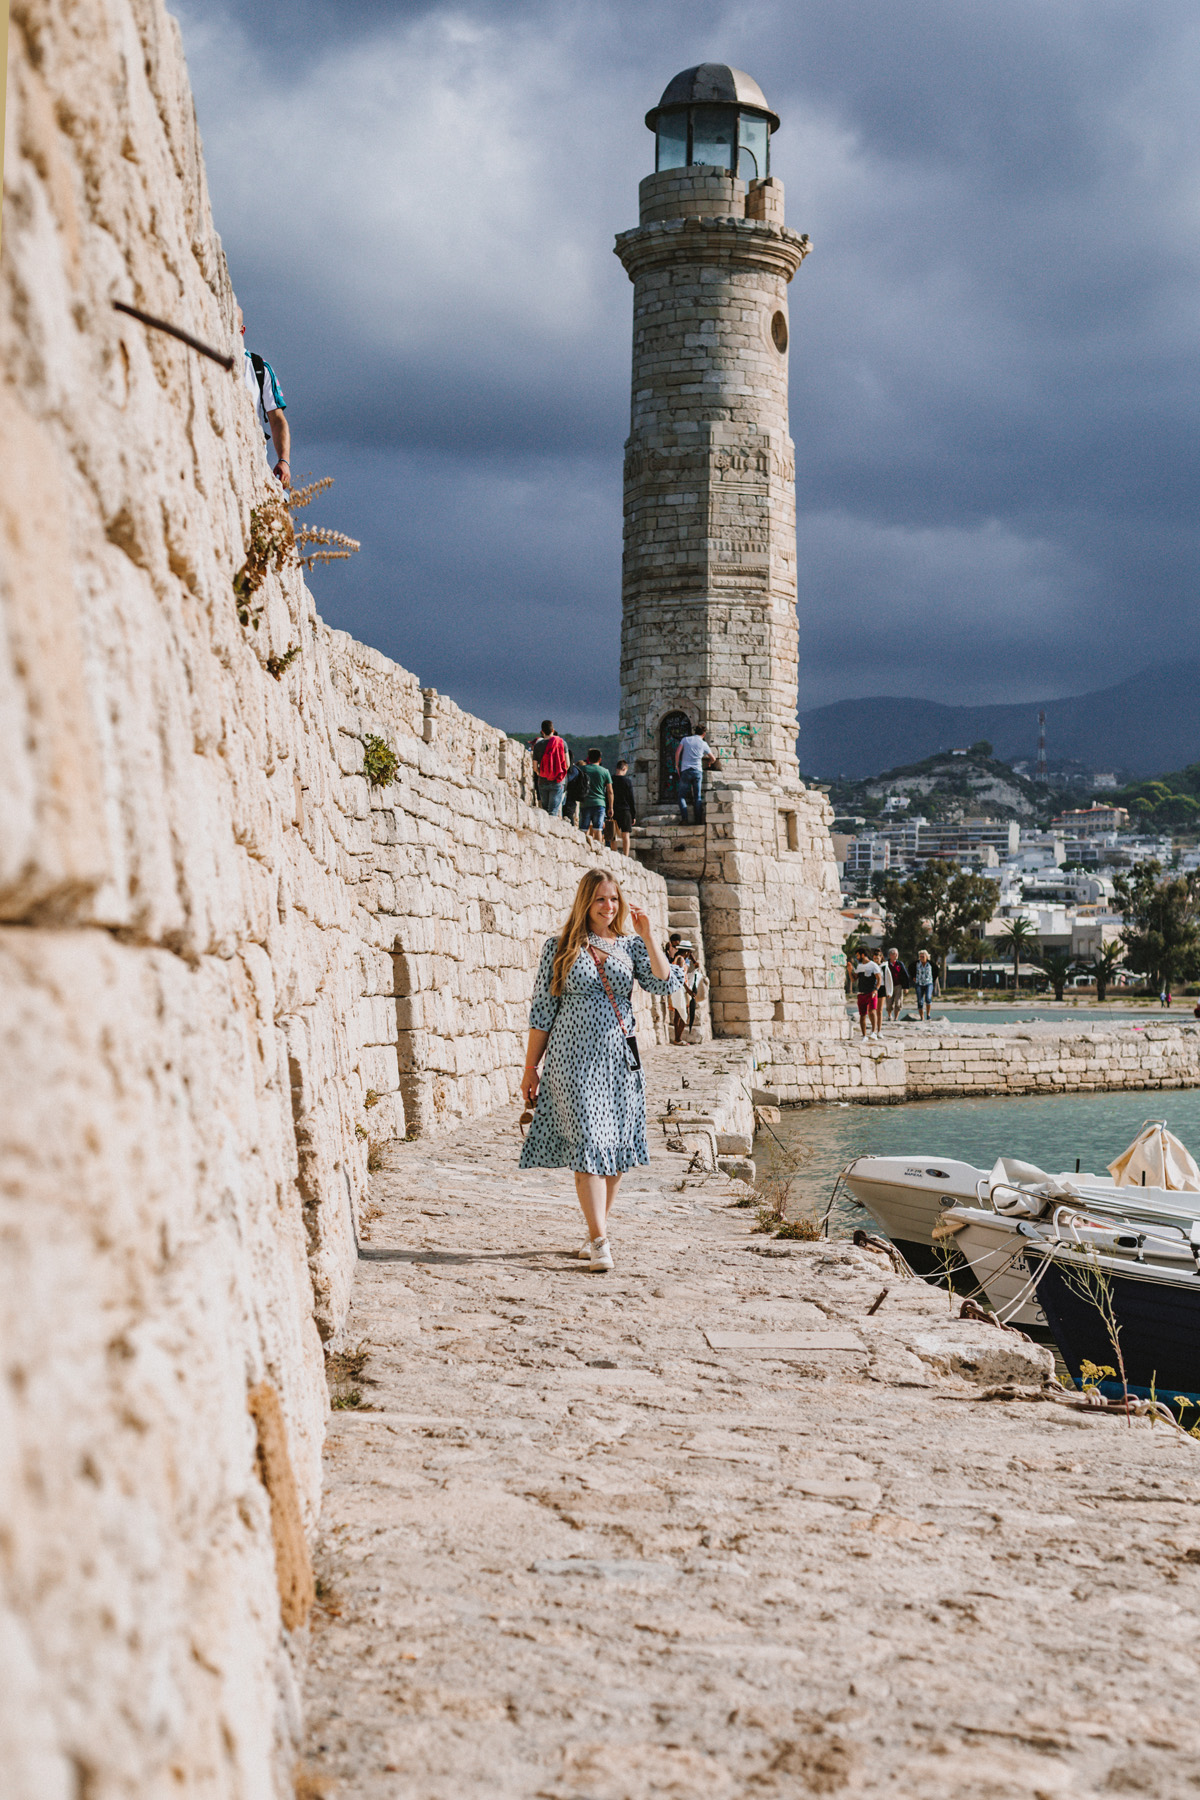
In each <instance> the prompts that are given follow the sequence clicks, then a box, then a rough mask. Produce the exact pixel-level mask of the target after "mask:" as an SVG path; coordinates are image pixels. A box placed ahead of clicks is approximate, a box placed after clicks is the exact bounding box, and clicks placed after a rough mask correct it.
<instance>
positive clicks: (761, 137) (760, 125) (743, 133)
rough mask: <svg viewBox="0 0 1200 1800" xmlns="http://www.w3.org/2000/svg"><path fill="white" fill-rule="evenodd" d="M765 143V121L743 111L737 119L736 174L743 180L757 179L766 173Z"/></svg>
mask: <svg viewBox="0 0 1200 1800" xmlns="http://www.w3.org/2000/svg"><path fill="white" fill-rule="evenodd" d="M767 143H768V133H767V121H766V120H765V119H756V118H755V117H754V114H753V113H743V114H742V116H741V118H740V119H739V120H738V146H739V155H738V174H739V175H740V176H741V178H742V180H743V181H757V180H759V179H761V177H762V176H764V175H766V174H767V172H768V155H769V152H768V149H767ZM751 162H753V165H754V166H753V168H751V166H750V164H751Z"/></svg>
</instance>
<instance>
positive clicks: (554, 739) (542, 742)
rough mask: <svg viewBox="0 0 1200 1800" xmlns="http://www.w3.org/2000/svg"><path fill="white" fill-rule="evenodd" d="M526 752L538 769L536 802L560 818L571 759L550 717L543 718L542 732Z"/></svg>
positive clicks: (556, 817)
mask: <svg viewBox="0 0 1200 1800" xmlns="http://www.w3.org/2000/svg"><path fill="white" fill-rule="evenodd" d="M529 754H530V756H532V758H533V766H534V768H535V769H536V770H537V792H538V805H539V806H540V807H541V808H542V811H543V812H548V813H549V814H550V817H551V818H552V819H561V818H562V808H563V794H564V793H565V792H566V787H567V770H568V769H569V768H570V766H571V759H570V757H569V756H568V755H567V746H566V744H565V743H564V742H563V740H562V738H560V737H559V735H558V733H557V732H556V731H555V729H554V721H553V719H543V720H542V735H541V736H540V737H537V738H534V740H533V742H532V744H530V746H529Z"/></svg>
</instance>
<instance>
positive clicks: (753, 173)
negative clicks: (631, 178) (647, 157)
mask: <svg viewBox="0 0 1200 1800" xmlns="http://www.w3.org/2000/svg"><path fill="white" fill-rule="evenodd" d="M646 124H647V125H648V127H649V128H650V130H651V131H652V132H653V133H654V138H655V146H656V156H655V165H654V166H655V170H656V171H659V170H662V169H686V168H690V167H692V166H694V165H695V164H703V165H705V166H706V167H708V168H716V169H720V170H721V171H722V172H723V173H724V174H726V175H735V176H737V177H738V178H739V179H740V180H742V181H745V182H747V183H749V182H751V181H762V180H765V178H766V177H767V176H768V175H769V174H770V172H771V133H772V132H773V131H776V130H778V128H779V115H778V114H777V113H773V112H772V111H771V109H770V107H769V106H768V105H767V101H766V96H765V95H764V93H763V91H762V89H761V88H760V87H759V85H758V83H757V81H755V80H753V78H752V77H751V76H749V75H747V74H746V73H745V72H744V71H743V70H742V69H731V68H730V67H729V65H728V64H727V63H697V65H696V67H695V68H694V69H684V70H683V71H682V72H681V73H680V74H678V75H676V76H675V77H674V79H673V80H671V81H669V82H668V83H667V85H666V87H665V88H664V90H663V96H662V99H661V100H660V101H659V103H658V105H657V106H655V107H652V108H651V109H650V111H649V112H648V113H647V114H646Z"/></svg>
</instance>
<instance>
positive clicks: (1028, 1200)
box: [988, 1156, 1079, 1219]
mask: <svg viewBox="0 0 1200 1800" xmlns="http://www.w3.org/2000/svg"><path fill="white" fill-rule="evenodd" d="M988 1198H989V1199H990V1200H991V1203H992V1205H993V1206H994V1207H995V1209H996V1211H997V1212H998V1213H1006V1214H1007V1215H1008V1216H1009V1218H1025V1219H1037V1218H1040V1217H1041V1215H1042V1214H1043V1213H1044V1212H1046V1211H1048V1210H1049V1208H1050V1207H1051V1206H1053V1205H1054V1203H1055V1202H1056V1201H1059V1200H1076V1199H1078V1198H1079V1189H1078V1187H1077V1186H1076V1185H1075V1183H1074V1182H1073V1181H1069V1180H1068V1179H1067V1178H1066V1176H1065V1175H1047V1173H1046V1171H1045V1169H1039V1168H1038V1167H1037V1166H1036V1164H1034V1163H1027V1162H1018V1160H1017V1158H1016V1157H1015V1156H1000V1157H997V1159H996V1163H995V1166H994V1168H993V1169H992V1172H991V1174H990V1175H989V1176H988Z"/></svg>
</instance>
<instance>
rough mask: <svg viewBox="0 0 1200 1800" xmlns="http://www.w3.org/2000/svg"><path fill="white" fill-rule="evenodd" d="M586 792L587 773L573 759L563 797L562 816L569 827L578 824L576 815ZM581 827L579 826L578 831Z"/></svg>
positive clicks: (577, 761)
mask: <svg viewBox="0 0 1200 1800" xmlns="http://www.w3.org/2000/svg"><path fill="white" fill-rule="evenodd" d="M586 791H587V773H586V771H585V769H584V766H583V763H582V762H581V760H580V759H579V757H578V756H576V757H574V758H573V760H572V762H571V766H570V768H569V769H568V770H567V785H566V790H565V792H564V795H563V810H562V816H563V818H564V819H566V821H567V823H568V824H570V825H575V824H579V821H578V819H577V818H576V814H577V813H578V811H579V806H580V803H581V802H582V800H583V796H584V794H585V793H586ZM582 829H583V827H582V825H581V824H580V830H581V831H582Z"/></svg>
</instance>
